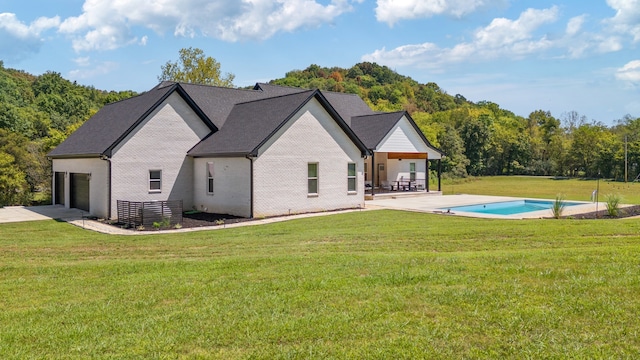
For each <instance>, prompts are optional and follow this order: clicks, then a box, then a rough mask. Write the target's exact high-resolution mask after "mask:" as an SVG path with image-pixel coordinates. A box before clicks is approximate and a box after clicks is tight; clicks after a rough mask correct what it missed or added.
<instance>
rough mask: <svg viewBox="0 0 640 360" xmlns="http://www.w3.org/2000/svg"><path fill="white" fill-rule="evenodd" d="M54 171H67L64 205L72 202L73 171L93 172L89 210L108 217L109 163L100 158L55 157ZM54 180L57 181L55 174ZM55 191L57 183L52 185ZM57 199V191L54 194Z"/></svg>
mask: <svg viewBox="0 0 640 360" xmlns="http://www.w3.org/2000/svg"><path fill="white" fill-rule="evenodd" d="M52 163H53V171H54V174H55V173H56V172H63V173H65V176H64V197H65V199H64V204H65V205H64V206H65V207H66V208H69V206H70V204H71V188H70V186H69V185H70V183H71V175H70V174H72V173H79V174H91V180H89V212H90V213H91V214H92V215H94V216H97V217H100V218H105V219H106V218H108V206H109V205H108V203H109V200H108V199H109V163H108V162H107V161H105V160H100V159H98V158H87V159H53V161H52ZM53 181H55V176H54V179H53ZM52 189H53V191H54V192H55V184H54V185H53V186H52ZM52 199H55V193H53V194H52Z"/></svg>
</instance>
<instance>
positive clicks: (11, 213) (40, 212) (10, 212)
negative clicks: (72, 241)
mask: <svg viewBox="0 0 640 360" xmlns="http://www.w3.org/2000/svg"><path fill="white" fill-rule="evenodd" d="M87 215H89V213H88V212H86V211H82V210H78V209H66V208H65V207H64V206H63V205H44V206H6V207H3V208H0V223H10V222H21V221H36V220H50V219H61V220H64V221H70V220H75V219H82V217H83V216H87Z"/></svg>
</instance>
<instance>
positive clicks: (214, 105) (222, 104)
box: [180, 83, 304, 129]
mask: <svg viewBox="0 0 640 360" xmlns="http://www.w3.org/2000/svg"><path fill="white" fill-rule="evenodd" d="M180 85H181V86H182V87H183V88H184V89H185V91H186V92H187V94H189V97H191V98H192V99H193V100H194V101H195V102H196V103H197V104H198V106H199V107H200V108H201V109H202V111H203V112H204V113H205V114H206V115H207V117H209V119H211V121H212V122H213V123H214V124H215V125H216V127H217V128H218V129H222V126H223V125H224V123H225V121H226V120H227V118H228V117H229V113H231V110H232V109H233V107H234V106H235V105H236V104H239V103H243V102H248V101H253V100H259V99H264V98H267V97H273V96H277V95H280V94H274V93H273V92H262V91H255V90H246V89H234V88H228V87H216V86H208V85H197V84H185V83H180ZM302 91H304V90H303V89H298V91H297V92H302Z"/></svg>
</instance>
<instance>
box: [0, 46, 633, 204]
mask: <svg viewBox="0 0 640 360" xmlns="http://www.w3.org/2000/svg"><path fill="white" fill-rule="evenodd" d="M161 70H162V74H161V76H160V77H159V79H160V80H175V79H177V80H181V81H189V82H203V81H206V82H207V83H211V84H216V85H219V86H232V81H233V74H225V75H222V74H221V73H220V64H219V63H218V62H217V61H215V59H213V58H210V57H206V56H205V55H204V53H202V51H201V50H199V49H192V48H189V49H183V51H181V52H180V62H167V64H165V65H164V66H163V67H162V69H161ZM190 73H194V74H190ZM196 75H197V76H196ZM174 77H175V79H174ZM271 83H272V84H277V85H283V86H293V87H302V88H311V89H315V88H317V89H322V90H328V91H336V92H347V93H353V94H357V95H359V96H360V97H361V98H362V99H364V101H365V102H367V104H369V106H371V108H373V109H374V110H378V111H397V110H406V111H408V113H409V114H410V115H411V117H412V118H413V119H414V120H415V121H416V123H417V124H418V126H419V127H420V129H421V130H422V131H423V133H424V134H425V135H426V137H427V138H428V139H429V141H431V143H432V144H433V145H434V146H436V147H438V148H440V149H442V150H443V151H444V152H445V153H446V157H445V158H444V160H443V171H444V176H445V178H460V177H467V176H482V175H513V174H522V175H553V176H579V177H589V178H594V177H597V176H600V177H602V178H608V179H616V180H624V176H625V154H626V155H627V159H628V161H627V163H628V164H629V166H628V168H629V175H628V178H629V181H632V180H633V179H634V178H635V177H636V176H637V175H638V172H640V167H639V166H638V165H639V164H640V118H632V117H630V116H626V117H624V118H623V119H620V120H618V121H617V122H616V124H614V125H612V126H607V125H605V124H603V123H600V122H596V121H588V119H586V118H585V117H584V116H580V114H578V113H576V112H573V111H572V112H567V113H564V114H561V115H560V117H559V118H558V117H555V116H557V115H552V114H551V113H550V112H548V111H544V110H537V111H534V112H532V113H531V114H529V115H528V116H527V117H522V116H518V115H515V114H514V113H513V112H511V111H509V110H506V109H501V108H500V106H499V105H498V104H495V103H493V102H490V101H480V102H477V103H474V102H471V101H468V100H467V99H466V98H465V97H464V96H463V95H460V94H456V95H453V96H452V95H450V94H448V93H447V92H446V91H445V90H443V89H441V88H440V87H439V86H438V85H437V84H435V83H427V84H420V83H418V82H417V81H415V80H413V79H411V78H410V77H406V76H402V75H400V74H398V73H396V72H395V71H393V70H391V69H389V68H388V67H386V66H380V65H377V64H375V63H367V62H364V63H359V64H356V65H354V66H353V67H351V68H349V69H343V68H338V67H333V68H325V67H320V66H317V65H311V66H309V67H308V68H306V69H304V70H293V71H290V72H288V73H287V74H286V76H285V77H284V78H281V79H276V80H272V81H271ZM133 95H135V93H134V92H132V91H122V92H114V91H102V90H98V89H95V88H93V87H90V86H81V85H78V84H76V83H73V82H70V81H69V80H66V79H64V78H63V77H62V76H61V75H60V74H59V73H56V72H46V73H44V74H42V75H39V76H34V75H31V74H28V73H26V72H24V71H20V70H15V69H9V68H5V67H4V64H3V63H2V61H0V206H3V205H12V204H29V203H33V202H34V200H35V201H43V202H47V201H49V198H50V191H51V165H50V162H49V160H48V159H47V158H46V154H47V153H48V152H49V151H50V150H51V149H52V148H54V147H55V146H56V145H58V144H59V143H60V142H62V141H63V140H64V139H65V138H66V137H67V136H68V135H69V134H70V133H71V132H73V131H74V130H75V129H77V128H78V127H79V126H80V125H81V124H82V123H84V121H86V120H87V119H88V118H90V117H91V116H92V115H93V114H95V113H96V112H97V111H98V110H99V109H100V108H101V107H102V106H104V105H105V104H107V103H111V102H115V101H119V100H122V99H125V98H128V97H131V96H133ZM625 139H626V142H625ZM625 144H626V151H625Z"/></svg>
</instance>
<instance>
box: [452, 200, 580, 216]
mask: <svg viewBox="0 0 640 360" xmlns="http://www.w3.org/2000/svg"><path fill="white" fill-rule="evenodd" d="M554 202H555V201H550V200H514V201H504V202H495V203H487V204H478V205H467V206H454V207H451V208H447V209H443V210H451V211H465V212H474V213H481V214H495V215H514V214H521V213H527V212H531V211H540V210H548V209H551V208H552V207H553V204H554ZM580 204H581V203H577V202H566V201H565V203H564V205H565V207H567V206H573V205H580Z"/></svg>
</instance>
